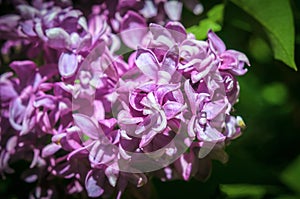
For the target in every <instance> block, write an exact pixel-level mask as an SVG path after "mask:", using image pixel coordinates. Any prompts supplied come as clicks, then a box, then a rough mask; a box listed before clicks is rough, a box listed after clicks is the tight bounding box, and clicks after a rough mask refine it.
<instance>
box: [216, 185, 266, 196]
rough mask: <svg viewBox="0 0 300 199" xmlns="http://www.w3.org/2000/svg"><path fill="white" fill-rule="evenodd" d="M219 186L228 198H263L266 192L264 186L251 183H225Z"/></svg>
mask: <svg viewBox="0 0 300 199" xmlns="http://www.w3.org/2000/svg"><path fill="white" fill-rule="evenodd" d="M220 188H221V191H222V192H223V193H225V194H226V195H227V196H228V198H263V196H264V195H265V194H266V192H267V189H266V188H265V187H263V186H259V185H251V184H227V185H221V187H220Z"/></svg>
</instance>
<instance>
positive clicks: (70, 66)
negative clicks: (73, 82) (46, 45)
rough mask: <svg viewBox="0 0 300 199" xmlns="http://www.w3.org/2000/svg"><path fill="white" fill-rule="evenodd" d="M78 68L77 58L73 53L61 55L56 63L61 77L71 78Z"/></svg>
mask: <svg viewBox="0 0 300 199" xmlns="http://www.w3.org/2000/svg"><path fill="white" fill-rule="evenodd" d="M77 67H78V61H77V56H76V55H75V54H73V53H62V54H61V55H60V57H59V61H58V70H59V73H60V75H61V76H62V77H65V78H67V77H71V76H73V75H74V74H75V72H76V70H77Z"/></svg>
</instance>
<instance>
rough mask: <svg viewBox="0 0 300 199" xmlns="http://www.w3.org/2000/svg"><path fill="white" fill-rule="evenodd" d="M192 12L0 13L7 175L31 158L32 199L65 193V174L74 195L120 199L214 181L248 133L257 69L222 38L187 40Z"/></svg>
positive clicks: (2, 161)
mask: <svg viewBox="0 0 300 199" xmlns="http://www.w3.org/2000/svg"><path fill="white" fill-rule="evenodd" d="M20 2H21V3H20ZM186 4H187V7H188V8H192V9H194V10H193V11H194V13H195V14H199V13H200V12H201V11H200V10H201V9H202V8H201V6H200V4H197V3H196V1H187V2H186ZM195 5H196V6H195ZM199 6H200V7H199ZM167 7H168V9H165V8H167ZM181 7H182V3H181V2H179V1H164V0H159V1H157V0H154V1H123V0H119V1H100V2H99V4H97V5H93V6H92V10H91V11H90V12H88V15H86V14H83V13H82V12H81V11H79V10H76V9H74V8H72V6H71V4H70V3H69V2H68V1H65V2H64V3H60V4H58V3H55V2H52V1H50V2H42V1H41V0H35V1H33V2H32V4H28V3H26V2H22V1H19V3H18V4H17V5H16V8H17V14H9V15H5V16H1V17H0V33H1V37H0V39H1V40H2V43H3V45H2V46H1V52H2V56H3V57H4V58H5V59H4V60H8V61H9V62H10V63H9V68H4V66H2V67H3V68H2V69H3V70H5V71H7V72H5V73H3V74H1V76H0V91H1V92H0V94H1V95H0V100H1V101H0V106H1V119H0V123H1V126H0V174H1V176H2V178H5V177H6V176H7V175H8V174H11V173H13V172H14V168H13V165H15V164H18V162H20V161H26V162H28V163H29V165H28V168H27V169H26V170H25V171H24V173H23V174H22V176H21V177H22V178H23V180H25V181H26V182H28V183H35V184H36V185H37V186H36V189H35V190H33V191H32V192H31V193H30V196H29V197H30V198H55V197H57V195H56V194H57V191H56V188H55V184H54V183H51V182H52V181H53V180H55V179H57V178H62V179H68V180H67V181H66V182H68V184H66V185H65V187H64V188H65V190H66V192H67V193H68V194H75V193H86V194H87V195H88V196H89V197H99V196H102V197H104V198H105V197H110V196H112V195H113V196H115V197H117V198H120V197H121V195H122V193H123V192H124V191H125V190H126V187H128V186H131V187H141V186H143V185H146V184H147V181H148V179H149V178H150V177H152V176H155V177H158V178H160V179H161V180H163V181H166V180H172V179H183V180H189V179H191V178H192V177H196V178H198V179H200V180H205V179H207V178H208V176H209V174H210V169H211V160H212V159H217V160H220V161H222V162H226V160H227V155H226V153H225V151H224V148H225V146H226V145H227V144H228V143H229V142H230V141H231V140H233V139H235V138H237V137H238V136H239V135H240V134H241V130H242V129H243V127H244V126H245V124H244V122H243V120H242V118H241V117H240V116H233V115H231V111H232V109H233V105H234V104H235V103H236V102H237V100H238V96H239V90H240V88H239V84H238V81H237V79H236V76H240V75H244V74H245V73H246V72H247V69H246V68H245V67H244V64H247V65H249V62H248V59H247V57H246V56H245V55H244V54H243V53H241V52H238V51H235V50H227V49H226V47H225V44H224V43H223V41H222V40H221V39H220V38H219V37H218V36H217V35H216V34H215V33H213V32H212V31H209V32H208V39H207V40H206V41H199V40H196V39H195V37H194V35H192V34H188V33H187V32H186V30H185V28H184V27H183V25H182V24H181V23H180V22H177V20H179V19H180V12H181ZM172 8H174V9H172ZM196 8H197V9H196ZM199 9H200V10H199ZM150 22H155V23H150ZM149 23H150V24H149ZM148 24H149V25H148ZM161 24H163V25H161ZM122 43H124V44H125V45H126V46H127V47H129V48H131V49H132V50H130V51H129V57H128V59H127V58H126V59H125V58H124V57H125V56H124V57H123V56H122V53H124V52H121V53H120V51H122V47H123V46H124V45H123V44H122ZM16 55H20V57H16ZM24 57H26V58H25V59H24ZM4 65H5V64H4Z"/></svg>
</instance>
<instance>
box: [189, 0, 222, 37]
mask: <svg viewBox="0 0 300 199" xmlns="http://www.w3.org/2000/svg"><path fill="white" fill-rule="evenodd" d="M223 13H224V5H223V4H218V5H215V6H214V7H213V8H212V9H210V10H209V11H208V12H207V18H205V19H203V20H201V21H200V22H199V24H198V25H196V26H192V27H190V28H188V29H187V31H188V32H190V33H193V34H194V35H195V36H196V38H197V39H199V40H203V39H205V38H206V37H207V32H208V30H209V29H211V30H212V31H214V32H218V31H220V30H221V29H222V25H221V24H222V22H223Z"/></svg>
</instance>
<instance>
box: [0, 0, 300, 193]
mask: <svg viewBox="0 0 300 199" xmlns="http://www.w3.org/2000/svg"><path fill="white" fill-rule="evenodd" d="M282 1H284V0H282ZM0 2H1V1H0ZM201 3H202V4H203V6H204V9H205V11H204V13H203V14H202V15H200V16H198V17H195V16H194V15H192V13H191V12H190V11H188V10H186V9H185V8H183V9H184V10H183V16H182V22H183V24H184V25H185V26H186V27H190V26H192V25H195V24H197V23H198V22H199V20H201V19H204V18H205V17H206V13H207V11H209V10H210V9H211V8H213V7H214V6H215V5H217V4H219V3H224V1H216V0H213V1H211V0H210V1H208V0H206V1H205V0H203V1H202V2H201ZM225 3H226V6H225V9H224V16H223V20H222V30H220V31H219V32H218V35H219V36H220V37H221V38H222V39H223V40H224V41H225V43H226V45H227V48H229V49H230V48H232V49H237V50H239V51H242V52H244V53H245V54H246V55H247V56H248V57H249V60H250V62H251V67H250V68H249V72H248V73H247V74H246V75H245V76H243V77H241V78H239V82H240V86H241V93H240V102H239V103H238V104H236V106H235V108H236V110H235V113H236V114H237V115H242V116H243V119H244V121H245V123H246V125H247V128H246V130H245V131H244V134H243V136H241V137H240V138H238V140H235V141H234V142H232V143H231V144H230V145H229V146H228V147H227V152H228V154H229V161H228V163H226V164H222V163H219V162H217V161H214V162H213V169H212V173H211V177H210V178H209V179H208V180H207V181H206V182H199V181H196V180H191V181H190V182H183V181H173V182H160V181H159V180H157V179H152V182H151V183H152V185H151V189H153V190H152V191H151V197H152V198H173V199H177V198H201V199H206V198H245V199H246V198H247V199H248V198H249V199H256V198H257V199H260V198H275V199H299V198H300V74H299V72H295V71H294V70H293V69H291V68H289V67H287V66H286V65H285V64H283V63H282V62H280V61H277V60H275V59H274V58H273V53H272V47H271V45H270V43H269V40H268V38H267V35H266V33H265V31H264V30H263V29H262V27H261V26H260V24H259V23H258V22H257V21H256V20H255V19H254V18H252V17H251V16H249V15H248V14H247V13H246V12H244V11H243V10H242V9H240V8H239V7H237V6H236V5H235V4H233V3H231V2H230V1H225ZM291 4H292V9H293V14H294V25H295V31H296V33H295V38H296V42H295V59H296V65H297V66H298V68H300V1H299V0H292V1H291ZM5 12H7V10H6V11H4V10H1V13H5ZM2 72H3V71H2ZM16 167H22V163H20V164H19V165H16ZM19 175H20V174H19V173H15V174H13V175H11V176H10V177H9V178H8V179H7V180H5V181H0V198H22V195H23V196H24V193H28V192H29V191H30V189H31V187H30V186H28V185H27V184H25V183H24V182H22V181H21V180H20V179H19ZM68 197H69V196H68ZM132 197H138V198H144V197H145V196H143V195H142V192H141V193H139V192H136V193H135V194H134V195H132V194H129V193H128V194H127V195H126V194H125V196H124V198H132ZM79 198H80V196H79Z"/></svg>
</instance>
